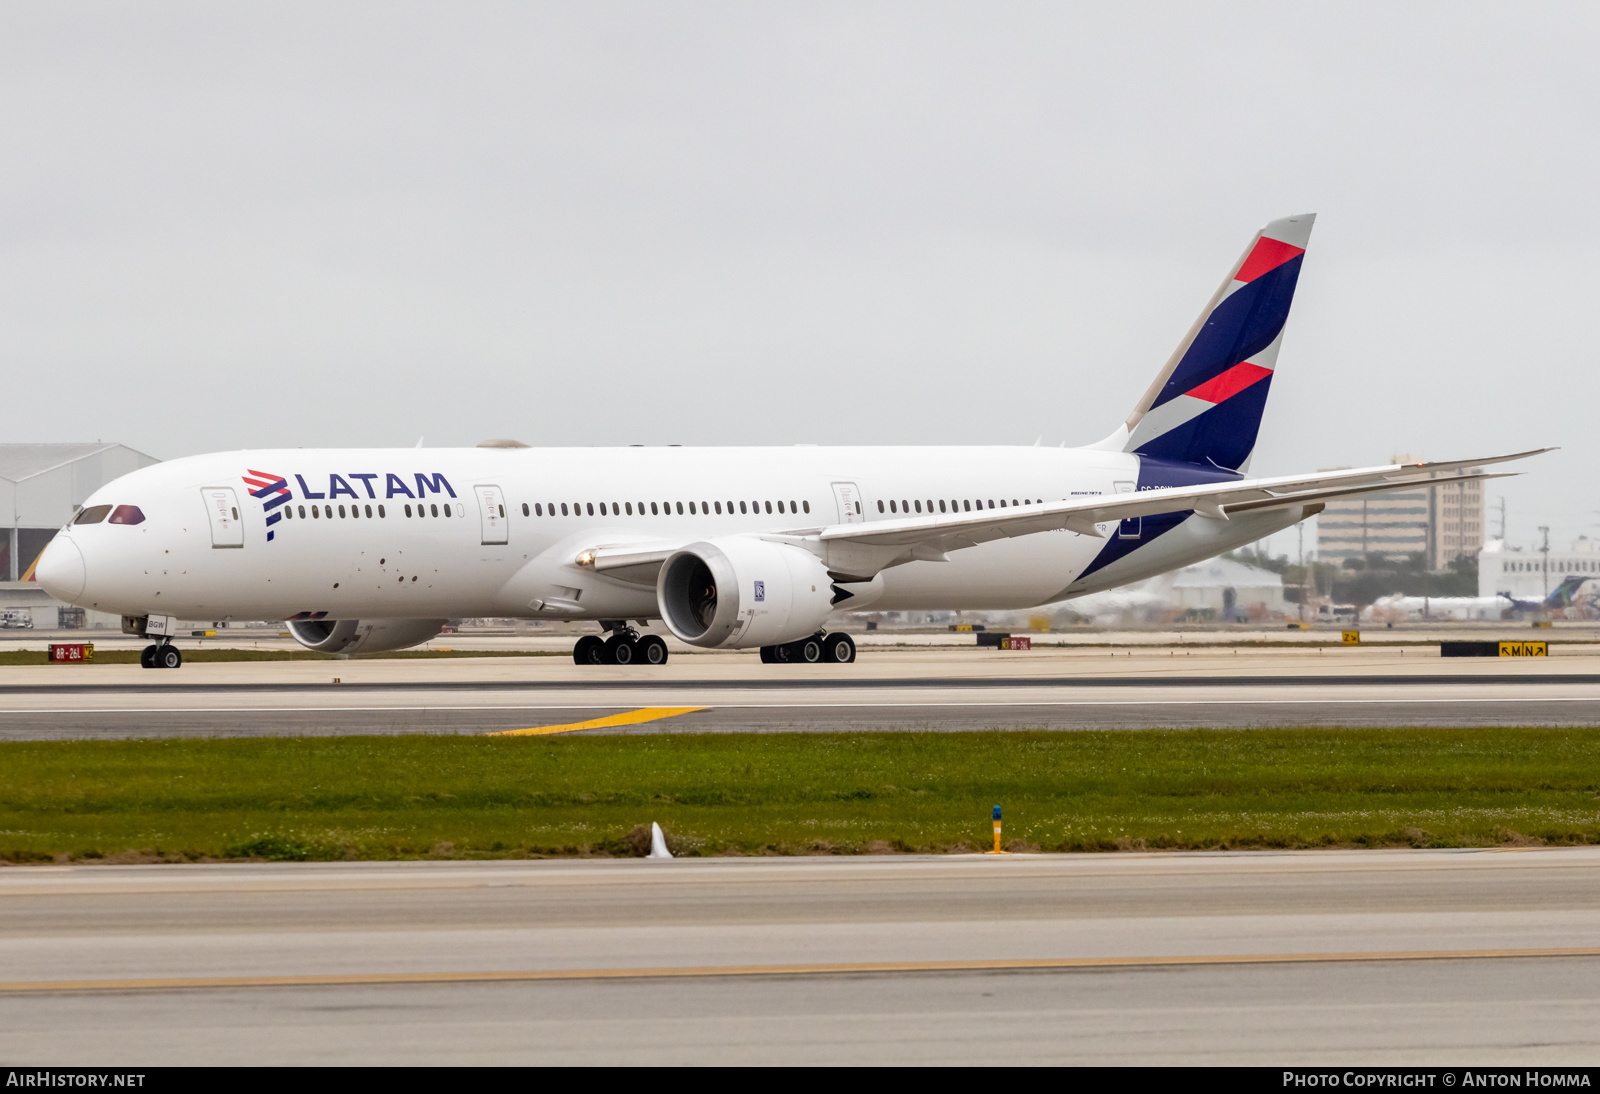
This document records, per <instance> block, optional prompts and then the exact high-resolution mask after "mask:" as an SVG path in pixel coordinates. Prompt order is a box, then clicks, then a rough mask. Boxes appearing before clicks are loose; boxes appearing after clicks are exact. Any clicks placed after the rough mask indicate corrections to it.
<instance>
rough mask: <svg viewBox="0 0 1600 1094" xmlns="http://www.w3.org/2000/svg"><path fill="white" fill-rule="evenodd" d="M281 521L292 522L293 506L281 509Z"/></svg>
mask: <svg viewBox="0 0 1600 1094" xmlns="http://www.w3.org/2000/svg"><path fill="white" fill-rule="evenodd" d="M283 519H284V520H293V519H294V506H292V505H285V506H284V507H283Z"/></svg>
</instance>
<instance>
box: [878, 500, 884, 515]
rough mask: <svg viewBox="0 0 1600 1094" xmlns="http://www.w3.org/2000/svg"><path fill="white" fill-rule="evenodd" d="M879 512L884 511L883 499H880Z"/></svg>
mask: <svg viewBox="0 0 1600 1094" xmlns="http://www.w3.org/2000/svg"><path fill="white" fill-rule="evenodd" d="M878 512H880V513H881V512H883V499H881V498H880V499H879V500H878Z"/></svg>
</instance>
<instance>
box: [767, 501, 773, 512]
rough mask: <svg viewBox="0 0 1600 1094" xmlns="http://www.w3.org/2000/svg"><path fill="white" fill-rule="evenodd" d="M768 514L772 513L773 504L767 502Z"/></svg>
mask: <svg viewBox="0 0 1600 1094" xmlns="http://www.w3.org/2000/svg"><path fill="white" fill-rule="evenodd" d="M767 512H769V513H770V512H772V503H771V502H770V501H769V502H767Z"/></svg>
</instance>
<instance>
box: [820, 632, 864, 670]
mask: <svg viewBox="0 0 1600 1094" xmlns="http://www.w3.org/2000/svg"><path fill="white" fill-rule="evenodd" d="M822 641H823V651H822V657H823V660H825V661H827V662H828V663H829V664H833V665H848V664H850V662H852V661H854V660H855V659H856V642H855V639H853V638H851V637H850V636H849V635H848V634H830V635H828V637H827V638H825V639H823V640H822Z"/></svg>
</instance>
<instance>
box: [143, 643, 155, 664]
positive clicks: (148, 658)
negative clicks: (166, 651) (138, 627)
mask: <svg viewBox="0 0 1600 1094" xmlns="http://www.w3.org/2000/svg"><path fill="white" fill-rule="evenodd" d="M139 667H140V668H142V669H153V668H155V667H156V648H155V647H154V646H146V647H145V648H144V649H142V650H140V651H139Z"/></svg>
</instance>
